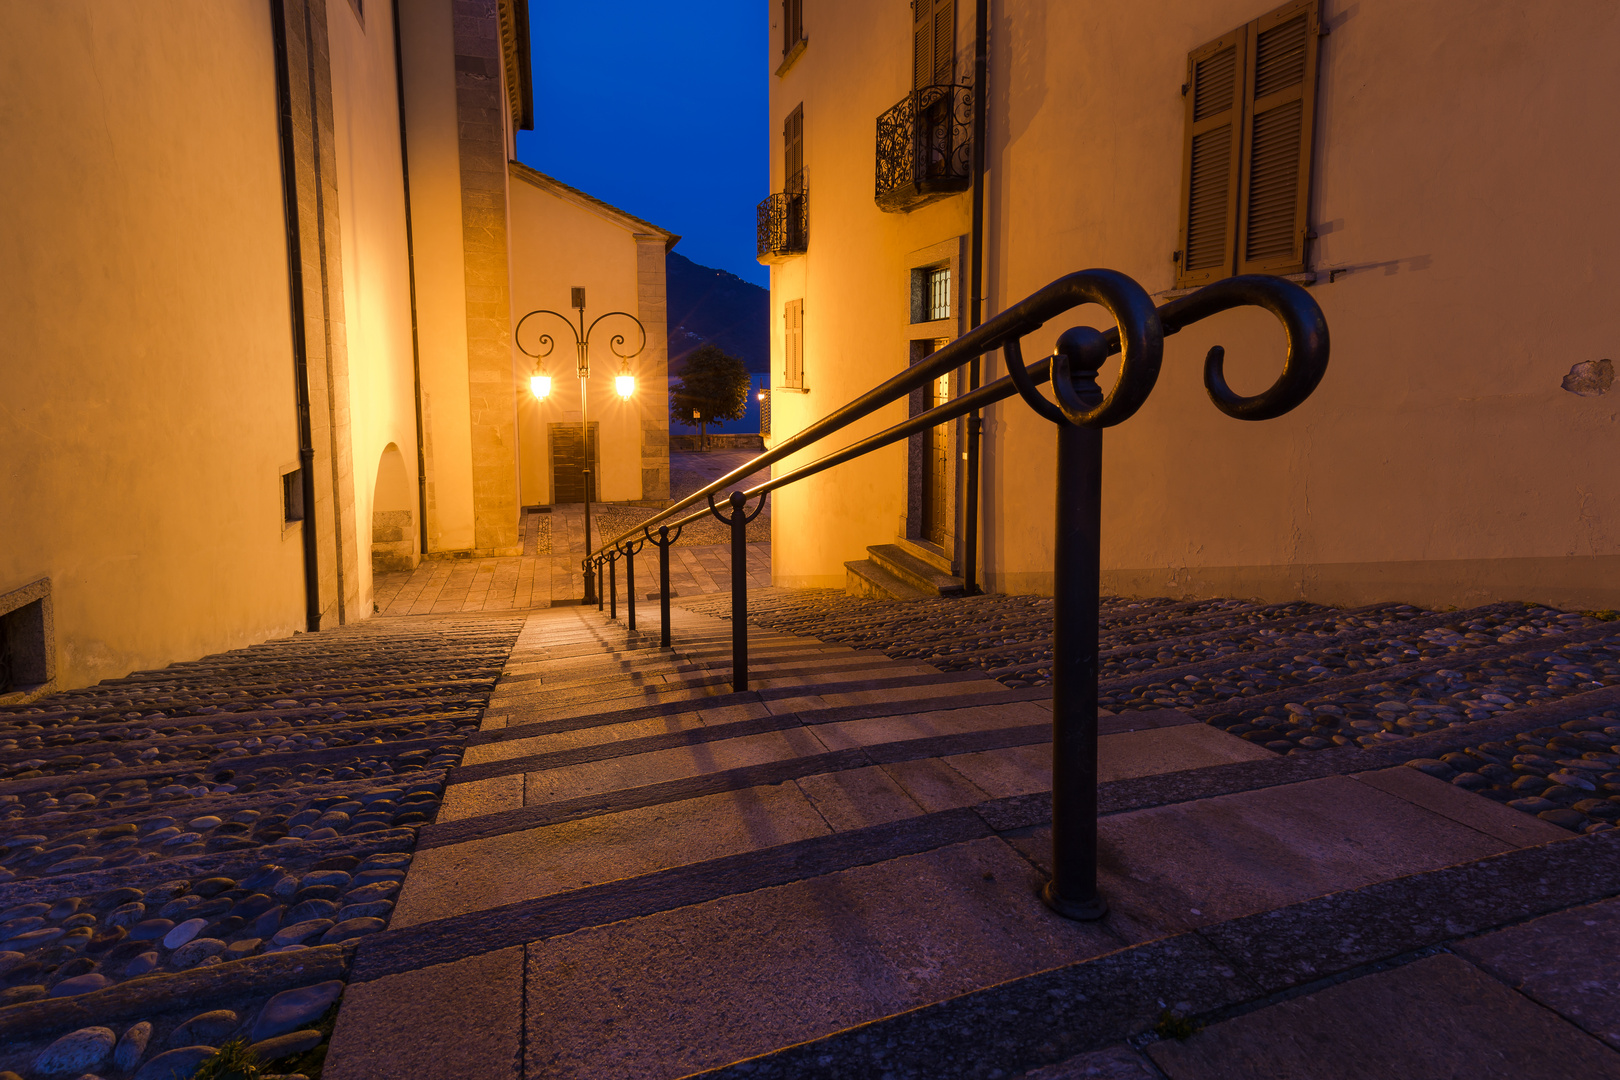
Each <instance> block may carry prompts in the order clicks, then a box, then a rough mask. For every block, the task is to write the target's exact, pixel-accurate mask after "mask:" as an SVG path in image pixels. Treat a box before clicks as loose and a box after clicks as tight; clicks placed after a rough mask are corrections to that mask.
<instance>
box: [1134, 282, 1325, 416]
mask: <svg viewBox="0 0 1620 1080" xmlns="http://www.w3.org/2000/svg"><path fill="white" fill-rule="evenodd" d="M1236 307H1262V308H1265V309H1266V310H1267V311H1269V312H1271V313H1272V314H1273V315H1275V316H1276V317H1277V320H1278V321H1279V322H1281V323H1282V324H1283V332H1284V334H1286V335H1287V338H1288V356H1287V358H1286V359H1285V360H1284V361H1283V369H1282V373H1281V374H1279V375H1278V376H1277V379H1276V381H1275V382H1273V383H1272V384H1271V386H1269V387H1268V388H1266V389H1265V390H1262V391H1261V392H1260V393H1258V394H1254V395H1252V396H1247V397H1245V396H1244V395H1242V394H1239V393H1237V392H1235V391H1234V390H1233V389H1232V388H1231V387H1230V386H1228V385H1227V384H1226V370H1225V363H1226V350H1225V349H1224V348H1222V347H1221V346H1219V345H1216V346H1215V347H1213V348H1211V349H1210V350H1209V353H1208V355H1207V356H1206V357H1205V358H1204V389H1205V390H1207V391H1208V392H1209V399H1210V400H1211V401H1213V402H1214V403H1215V407H1216V408H1217V409H1219V410H1221V412H1223V413H1225V414H1226V415H1227V416H1230V417H1232V418H1233V419H1236V420H1271V419H1273V418H1275V417H1278V416H1282V415H1283V414H1284V413H1286V412H1289V411H1290V410H1292V409H1294V408H1295V407H1296V406H1298V405H1299V404H1300V403H1301V402H1302V401H1304V400H1305V399H1306V398H1308V397H1310V396H1311V393H1312V391H1314V390H1315V389H1316V387H1317V386H1318V384H1320V383H1321V381H1322V376H1323V375H1324V374H1326V372H1327V364H1328V352H1329V343H1328V327H1327V319H1326V318H1324V317H1323V315H1322V309H1321V307H1320V306H1318V304H1317V303H1316V301H1315V299H1313V298H1312V297H1311V294H1310V293H1308V292H1306V291H1305V290H1304V289H1302V288H1300V287H1299V286H1298V285H1295V284H1294V283H1293V282H1291V281H1286V280H1284V279H1282V278H1277V277H1266V276H1263V275H1260V274H1245V275H1241V276H1239V277H1230V278H1227V279H1226V280H1224V281H1217V282H1215V283H1214V284H1213V285H1206V286H1205V287H1204V288H1202V289H1199V290H1198V291H1197V292H1195V293H1193V294H1192V295H1191V296H1184V297H1181V298H1180V299H1179V300H1172V301H1170V302H1169V303H1168V304H1165V305H1164V306H1163V307H1161V308H1160V309H1159V318H1160V319H1161V320H1162V322H1163V324H1164V328H1165V332H1166V333H1170V334H1174V333H1176V332H1177V331H1179V330H1181V329H1182V328H1183V327H1185V326H1189V325H1191V324H1192V323H1195V322H1198V321H1200V320H1202V319H1207V318H1209V317H1210V316H1211V315H1216V314H1219V313H1220V312H1222V311H1229V310H1231V309H1232V308H1236Z"/></svg>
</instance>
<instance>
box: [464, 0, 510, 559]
mask: <svg viewBox="0 0 1620 1080" xmlns="http://www.w3.org/2000/svg"><path fill="white" fill-rule="evenodd" d="M452 13H453V14H452V20H453V26H454V33H455V45H454V47H455V73H456V75H455V78H456V118H457V124H458V127H459V144H460V155H461V223H462V247H463V253H464V265H465V267H466V271H465V272H466V285H467V384H468V408H469V413H470V420H471V423H472V496H473V547H474V550H475V551H476V552H477V553H478V554H480V555H519V554H521V553H522V546H521V545H522V541H521V539H520V537H519V535H518V514H519V507H518V487H517V397H516V388H515V385H516V384H515V382H514V379H513V374H512V340H511V338H512V334H511V321H512V303H511V283H510V279H509V269H508V262H507V238H506V214H507V192H506V184H507V173H506V159H507V145H506V123H507V120H506V114H505V100H506V98H505V90H504V88H503V83H502V74H501V73H502V54H501V28H500V14H499V11H498V10H497V6H496V5H495V4H492V3H489V2H488V0H454V3H453V5H452Z"/></svg>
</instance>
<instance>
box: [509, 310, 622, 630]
mask: <svg viewBox="0 0 1620 1080" xmlns="http://www.w3.org/2000/svg"><path fill="white" fill-rule="evenodd" d="M570 293H571V294H572V295H571V296H570V303H571V305H572V307H573V308H574V310H575V311H576V312H577V313H578V323H577V325H576V323H575V320H574V319H570V318H569V317H568V316H567V315H564V314H562V313H561V312H559V311H551V310H550V309H546V308H540V309H536V310H534V311H531V312H529V313H528V314H527V315H525V316H523V318H521V319H519V320H518V324H517V329H516V330H514V331H513V332H512V340H513V341H515V342H517V347H518V349H519V350H520V351H521V352H522V353H523V355H524V356H532V357H533V358H534V374H532V375H530V376H529V392H530V393H532V394H533V395H534V396H535V398H536V399H537V400H541V401H543V400H545V399H546V398H547V397H549V396H550V395H551V376H550V375H549V374H548V373H547V372H546V357H548V356H550V355H551V350H552V349H554V348H556V346H557V343H556V341H555V340H554V339H553V338H552V336H551V335H550V334H541V335H540V338H539V341H538V342H536V345H537V347H539V348H542V349H544V351H543V352H530V351H529V350H528V349H525V348H524V347H523V338H522V335H523V324H524V323H526V322H528V321H529V320H530V319H531V318H533V317H534V316H536V315H550V316H553V317H554V318H558V319H561V320H562V321H563V324H564V325H566V326H567V327H568V329H569V331H570V332H572V333H573V335H574V352H575V355H576V357H577V360H576V372H575V373H576V374H577V375H578V376H579V429H580V440H581V451H580V454H581V458H582V459H583V465H582V466H581V470H580V471H581V477H582V479H583V480H584V484H585V558H584V560H583V561H582V563H581V566H580V569H581V570H582V571H583V573H584V575H585V603H587V604H591V603H595V602H596V577H595V575H594V574H593V573H592V572H591V560H590V554H591V425H590V415H589V395H588V394H587V393H586V388H587V383H588V381H589V380H590V377H591V334H592V333H593V332H595V330H596V327H597V324H598V323H600V322H601V321H602V320H603V319H611V318H614V317H615V316H619V317H622V318H626V319H629V320H630V321H631V322H633V323H635V324H636V330H637V332H638V333H640V335H641V340H640V342H639V343H638V344H637V345H636V347H635V349H633V350H632V351H630V352H620V351H619V350H620V347H621V346H623V345H624V335H623V334H614V335H613V336H612V337H611V338H609V339H608V349H609V350H611V351H612V353H613V355H614V356H617V357H618V358H619V372H618V374H617V375H615V376H614V377H613V389H614V390H615V391H616V392H617V393H618V395H619V396H620V397H622V398H626V399H628V398H630V397H632V396H634V395H635V392H636V377H635V376H634V375H632V374H631V373H630V361H632V360H634V359H635V358H636V357H638V356H640V355H641V350H642V349H644V348H646V347H647V328H646V327H645V326H642V325H641V320H640V319H638V318H636V317H635V316H634V315H632V314H630V313H629V312H628V311H610V312H608V313H607V314H605V315H598V316H597V317H596V318H595V319H593V320H592V321H591V323H590V325H589V326H588V327H587V326H586V325H585V290H584V289H583V288H582V287H580V286H575V287H574V288H573V289H571V290H570ZM553 496H554V497H555V493H553ZM631 602H632V603H634V602H635V598H634V597H631Z"/></svg>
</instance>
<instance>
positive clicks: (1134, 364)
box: [1002, 270, 1164, 428]
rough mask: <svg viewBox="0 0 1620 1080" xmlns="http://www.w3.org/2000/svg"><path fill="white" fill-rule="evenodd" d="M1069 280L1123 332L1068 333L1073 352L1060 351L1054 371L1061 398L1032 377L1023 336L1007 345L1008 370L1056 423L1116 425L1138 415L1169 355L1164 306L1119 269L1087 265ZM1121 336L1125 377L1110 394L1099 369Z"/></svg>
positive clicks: (1004, 348) (1035, 406)
mask: <svg viewBox="0 0 1620 1080" xmlns="http://www.w3.org/2000/svg"><path fill="white" fill-rule="evenodd" d="M1068 280H1069V281H1072V282H1073V283H1074V284H1073V286H1072V287H1073V288H1074V289H1075V291H1076V292H1078V293H1079V295H1080V296H1081V297H1082V299H1083V300H1084V301H1085V302H1087V303H1092V304H1100V305H1102V307H1103V308H1105V309H1106V310H1107V311H1108V313H1109V314H1110V315H1112V316H1113V318H1114V324H1115V326H1116V327H1117V328H1118V329H1117V335H1108V334H1098V333H1096V332H1095V331H1090V332H1089V334H1084V335H1082V334H1077V333H1076V332H1075V331H1073V330H1071V331H1069V332H1067V333H1065V334H1064V335H1063V338H1062V339H1060V342H1059V345H1060V348H1063V347H1065V346H1066V347H1067V349H1068V352H1060V353H1059V354H1058V356H1059V360H1058V363H1057V364H1056V366H1055V367H1054V369H1053V372H1052V376H1053V378H1052V387H1053V390H1054V391H1055V392H1056V394H1057V401H1056V402H1055V403H1054V402H1052V401H1048V400H1047V399H1046V397H1045V396H1044V395H1042V394H1041V392H1040V391H1039V390H1038V389H1036V387H1035V382H1034V380H1033V379H1031V378H1030V377H1029V371H1028V370H1027V369H1026V368H1025V366H1024V356H1023V349H1022V347H1021V346H1020V344H1019V341H1018V338H1017V337H1013V338H1011V339H1009V340H1008V341H1007V342H1005V343H1004V344H1003V346H1002V353H1003V355H1004V357H1005V358H1006V361H1007V374H1008V375H1010V376H1011V377H1012V381H1013V385H1014V386H1016V387H1018V393H1019V394H1020V395H1021V396H1022V397H1023V399H1024V401H1025V402H1027V403H1028V404H1029V407H1030V408H1032V409H1034V410H1035V411H1036V412H1037V413H1039V414H1040V415H1041V416H1043V417H1045V418H1046V419H1048V420H1051V421H1052V422H1053V423H1058V424H1073V425H1075V426H1077V427H1098V428H1101V427H1113V426H1114V425H1115V424H1119V423H1123V422H1124V421H1126V420H1129V419H1130V418H1131V417H1132V416H1133V415H1135V413H1136V410H1138V409H1140V408H1141V407H1142V403H1143V402H1145V401H1146V400H1147V399H1148V395H1149V394H1151V393H1153V387H1154V384H1155V383H1157V382H1158V378H1159V365H1160V363H1161V361H1162V360H1163V358H1164V331H1163V328H1162V327H1161V325H1160V322H1159V312H1158V311H1157V310H1156V309H1155V308H1154V306H1153V300H1152V299H1151V298H1150V297H1149V296H1148V294H1147V292H1146V290H1144V289H1143V288H1142V286H1140V285H1138V284H1137V283H1136V282H1135V281H1132V280H1131V279H1130V278H1128V277H1126V276H1125V275H1124V274H1121V273H1118V272H1117V271H1114V270H1083V271H1081V272H1080V273H1078V274H1074V275H1071V276H1070V278H1069V279H1068ZM1080 329H1084V328H1080ZM1116 336H1117V340H1118V341H1119V342H1120V343H1121V346H1120V348H1121V357H1120V360H1121V363H1120V371H1119V379H1118V381H1116V382H1115V383H1114V387H1113V389H1112V390H1110V391H1109V392H1108V393H1107V395H1105V396H1104V395H1102V394H1101V393H1100V391H1098V390H1097V389H1096V374H1097V369H1098V368H1100V367H1101V366H1102V361H1103V360H1105V359H1107V357H1108V354H1109V353H1110V352H1112V351H1113V345H1112V342H1113V341H1114V340H1115V339H1116ZM1071 354H1072V355H1071ZM1099 398H1100V400H1098V399H1099Z"/></svg>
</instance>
